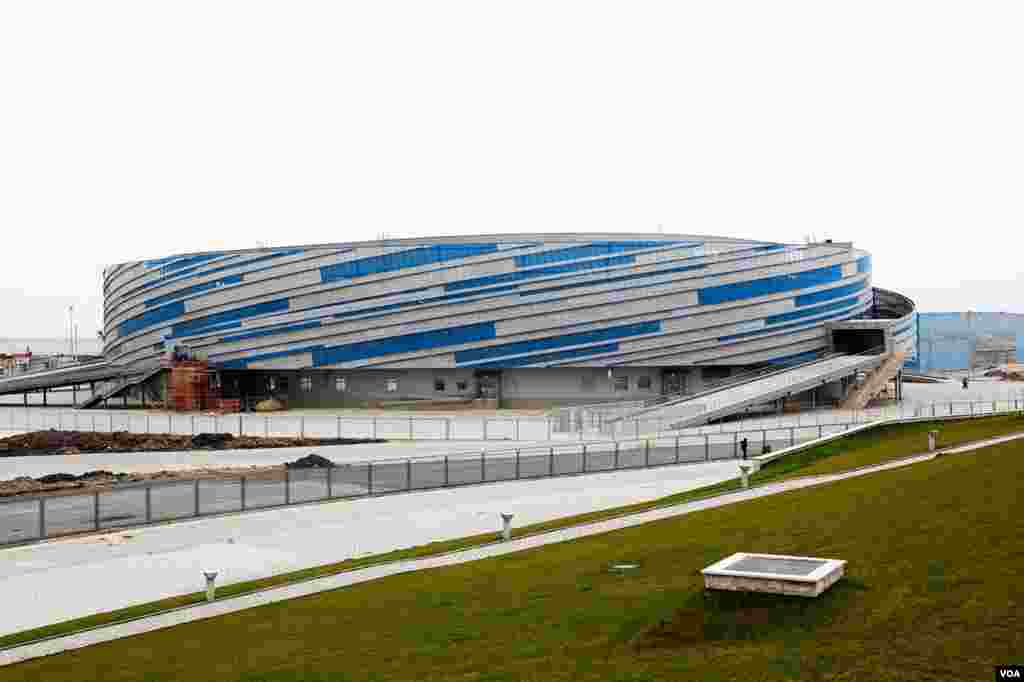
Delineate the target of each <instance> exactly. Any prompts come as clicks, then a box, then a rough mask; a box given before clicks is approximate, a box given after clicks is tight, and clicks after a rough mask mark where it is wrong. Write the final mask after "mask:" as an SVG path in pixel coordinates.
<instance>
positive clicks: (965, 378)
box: [964, 377, 967, 391]
mask: <svg viewBox="0 0 1024 682" xmlns="http://www.w3.org/2000/svg"><path fill="white" fill-rule="evenodd" d="M964 390H965V391H966V390H967V377H964Z"/></svg>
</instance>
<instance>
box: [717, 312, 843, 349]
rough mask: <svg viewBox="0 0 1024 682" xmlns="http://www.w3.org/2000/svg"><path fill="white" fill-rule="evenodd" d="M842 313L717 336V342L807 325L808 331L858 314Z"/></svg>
mask: <svg viewBox="0 0 1024 682" xmlns="http://www.w3.org/2000/svg"><path fill="white" fill-rule="evenodd" d="M844 313H845V311H844V312H843V313H839V314H838V315H829V316H828V317H823V318H822V319H820V320H801V321H799V322H790V323H789V324H780V325H778V326H775V327H762V328H761V329H755V330H753V331H749V332H740V333H738V334H727V335H726V336H719V337H718V340H719V341H722V342H725V341H735V340H736V339H745V338H748V337H750V336H758V335H760V334H771V333H773V332H777V331H782V330H785V329H788V330H792V329H793V328H794V327H800V326H803V325H807V328H808V329H810V328H811V327H812V326H813V325H816V324H819V323H821V322H839V321H842V320H849V319H851V318H853V317H856V316H857V315H859V314H860V313H859V312H858V313H855V314H853V315H846V316H845V317H844Z"/></svg>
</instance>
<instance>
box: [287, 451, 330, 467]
mask: <svg viewBox="0 0 1024 682" xmlns="http://www.w3.org/2000/svg"><path fill="white" fill-rule="evenodd" d="M285 466H286V467H288V468H289V469H314V468H320V467H325V468H333V467H334V462H332V461H331V460H329V459H327V458H326V457H321V456H320V455H315V454H313V453H310V454H308V455H306V456H305V457H300V458H299V459H297V460H295V461H294V462H287V463H286V464H285Z"/></svg>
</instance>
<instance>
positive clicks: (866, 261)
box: [857, 256, 871, 274]
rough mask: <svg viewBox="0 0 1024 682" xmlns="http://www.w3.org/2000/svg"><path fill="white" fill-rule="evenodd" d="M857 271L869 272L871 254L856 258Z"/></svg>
mask: <svg viewBox="0 0 1024 682" xmlns="http://www.w3.org/2000/svg"><path fill="white" fill-rule="evenodd" d="M857 272H859V273H862V274H863V273H865V272H871V256H861V257H860V258H858V259H857Z"/></svg>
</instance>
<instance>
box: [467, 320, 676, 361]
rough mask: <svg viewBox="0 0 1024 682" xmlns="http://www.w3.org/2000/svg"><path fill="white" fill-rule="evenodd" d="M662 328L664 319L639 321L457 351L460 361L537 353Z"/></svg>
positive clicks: (651, 331)
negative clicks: (659, 320)
mask: <svg viewBox="0 0 1024 682" xmlns="http://www.w3.org/2000/svg"><path fill="white" fill-rule="evenodd" d="M660 331H661V322H657V321H655V322H638V323H637V324H627V325H623V326H620V327H609V328H608V329H596V330H594V331H589V332H580V333H579V334H566V335H564V336H549V337H546V338H543V339H530V340H529V341H515V342H512V343H502V344H499V345H497V346H488V347H486V348H470V349H467V350H461V351H458V352H456V353H455V362H456V364H462V363H470V362H473V361H475V360H486V359H489V358H496V357H501V356H503V355H519V354H521V353H533V352H536V351H542V350H549V349H551V348H559V347H561V346H578V345H581V344H584V343H598V342H600V341H608V340H610V339H620V338H623V337H626V336H640V335H642V334H657V333H658V332H660Z"/></svg>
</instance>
